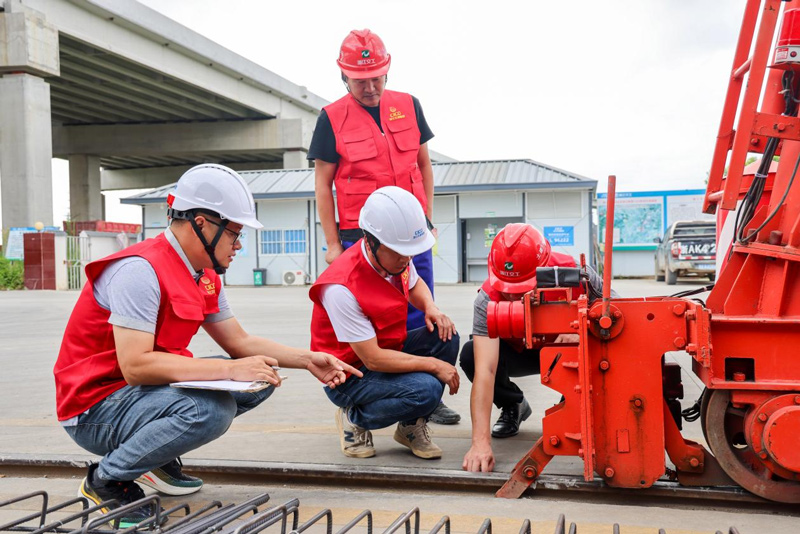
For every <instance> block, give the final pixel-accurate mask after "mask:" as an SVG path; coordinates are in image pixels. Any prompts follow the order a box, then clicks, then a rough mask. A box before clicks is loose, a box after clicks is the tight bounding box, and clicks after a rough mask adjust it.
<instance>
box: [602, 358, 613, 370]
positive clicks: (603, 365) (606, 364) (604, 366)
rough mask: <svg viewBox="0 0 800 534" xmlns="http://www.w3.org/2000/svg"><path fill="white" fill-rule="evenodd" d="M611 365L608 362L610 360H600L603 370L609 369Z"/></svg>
mask: <svg viewBox="0 0 800 534" xmlns="http://www.w3.org/2000/svg"><path fill="white" fill-rule="evenodd" d="M609 367H611V364H610V363H609V362H608V360H600V370H601V371H608V368H609Z"/></svg>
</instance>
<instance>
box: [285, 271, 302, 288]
mask: <svg viewBox="0 0 800 534" xmlns="http://www.w3.org/2000/svg"><path fill="white" fill-rule="evenodd" d="M282 280H283V285H285V286H304V285H306V273H305V272H303V271H283V277H282Z"/></svg>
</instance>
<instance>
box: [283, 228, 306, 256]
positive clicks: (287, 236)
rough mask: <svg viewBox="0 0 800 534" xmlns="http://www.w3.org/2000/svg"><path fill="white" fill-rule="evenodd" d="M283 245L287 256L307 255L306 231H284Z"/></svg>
mask: <svg viewBox="0 0 800 534" xmlns="http://www.w3.org/2000/svg"><path fill="white" fill-rule="evenodd" d="M283 243H284V250H285V252H286V254H305V253H306V231H305V230H284V231H283Z"/></svg>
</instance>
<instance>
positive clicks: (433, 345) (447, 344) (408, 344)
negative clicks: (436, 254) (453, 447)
mask: <svg viewBox="0 0 800 534" xmlns="http://www.w3.org/2000/svg"><path fill="white" fill-rule="evenodd" d="M358 225H359V228H361V230H362V231H363V235H364V237H363V238H362V239H359V240H358V241H357V242H356V243H355V244H354V245H353V246H352V247H350V248H348V249H347V250H345V251H344V253H342V254H341V255H340V256H338V257H337V258H336V260H334V262H333V263H332V264H331V266H330V267H328V268H327V269H326V270H325V272H324V273H322V276H320V277H319V279H317V281H316V283H315V284H314V285H313V286H312V288H311V291H310V292H309V296H310V298H311V300H312V301H313V302H314V311H313V315H312V320H311V349H312V350H315V351H325V352H330V353H331V354H333V355H334V356H336V357H337V358H339V359H340V360H342V361H343V362H345V363H348V364H351V365H353V366H354V367H359V368H360V369H361V371H362V372H363V375H364V376H363V378H361V379H359V380H348V381H347V383H346V384H344V385H343V386H340V387H337V388H336V389H333V388H330V387H329V386H326V387H325V393H326V394H327V395H328V398H330V400H331V401H332V402H333V403H334V404H335V405H336V406H338V407H339V409H338V410H337V412H336V426H337V428H338V430H339V440H340V445H341V449H342V452H343V453H344V454H345V456H349V457H351V458H369V457H371V456H375V447H374V445H373V441H372V433H371V430H375V429H379V428H385V427H388V426H390V425H393V424H395V423H397V429H396V431H395V433H394V439H395V441H397V442H398V443H400V444H401V445H404V446H406V447H408V448H409V449H411V452H412V453H413V454H414V455H416V456H418V457H420V458H428V459H429V458H440V457H441V456H442V450H441V449H440V448H439V447H438V446H437V445H436V444H435V443H433V441H432V440H431V435H430V431H429V429H428V425H427V420H428V418H429V417H430V415H431V413H433V411H434V410H435V409H436V407H437V406H438V405H439V402H440V400H441V398H442V394H443V392H444V386H445V385H447V386H448V387H449V388H450V394H454V393H456V392H457V391H458V386H459V376H458V371H457V369H456V368H455V367H454V365H455V362H456V357H457V356H458V347H459V337H458V334H457V333H456V329H455V326H454V325H453V321H451V320H450V318H449V317H448V316H447V315H445V314H444V313H442V312H441V311H440V310H439V308H438V307H437V306H436V304H434V302H433V298H432V296H431V292H430V289H429V288H428V286H427V284H426V283H425V281H424V280H423V279H422V278H421V277H419V276H418V275H417V272H416V269H415V268H414V263H413V262H412V258H413V257H414V256H416V255H417V254H422V253H423V252H426V251H428V250H430V249H431V247H432V246H433V244H434V242H435V238H434V237H433V235H432V234H431V232H430V230H428V226H427V222H426V219H425V214H424V212H423V211H422V206H421V205H420V203H419V201H418V200H417V199H416V198H415V197H414V195H412V194H411V193H409V192H408V191H406V190H404V189H401V188H399V187H396V186H388V187H382V188H380V189H377V190H376V191H375V192H373V193H372V194H370V195H369V197H368V198H367V200H366V202H365V203H364V207H363V208H362V209H361V213H360V215H359V219H358ZM409 302H410V303H411V304H413V305H414V306H415V307H416V308H417V309H419V310H422V311H423V312H424V314H425V324H426V326H423V327H421V328H417V329H414V330H410V331H408V330H407V327H406V319H407V315H408V303H409Z"/></svg>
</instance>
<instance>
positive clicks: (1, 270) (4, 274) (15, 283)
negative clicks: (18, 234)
mask: <svg viewBox="0 0 800 534" xmlns="http://www.w3.org/2000/svg"><path fill="white" fill-rule="evenodd" d="M24 285H25V269H24V267H23V266H22V262H21V261H10V260H7V259H5V258H4V257H2V256H0V289H22V287H23V286H24Z"/></svg>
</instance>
